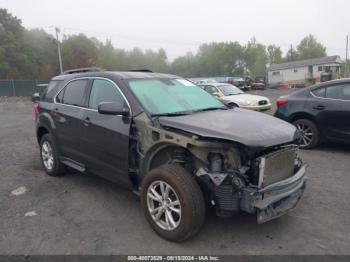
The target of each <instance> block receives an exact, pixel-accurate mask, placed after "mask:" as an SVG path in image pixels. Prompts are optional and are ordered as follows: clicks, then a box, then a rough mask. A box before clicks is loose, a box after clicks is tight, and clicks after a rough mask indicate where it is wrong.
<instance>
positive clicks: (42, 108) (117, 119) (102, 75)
mask: <svg viewBox="0 0 350 262" xmlns="http://www.w3.org/2000/svg"><path fill="white" fill-rule="evenodd" d="M81 72H83V73H81ZM33 102H34V112H35V122H36V138H37V141H38V143H39V145H40V156H41V161H42V164H43V168H44V169H45V171H46V173H47V174H48V175H51V176H59V175H63V174H64V173H65V172H66V167H67V166H68V167H71V168H73V169H75V170H78V171H80V172H88V173H93V174H96V175H99V176H101V177H104V178H107V179H109V180H111V181H115V182H118V183H119V184H120V185H123V186H125V187H127V188H129V189H131V190H133V191H134V192H135V193H136V194H137V195H139V196H140V198H141V205H142V208H143V211H144V213H145V216H146V219H147V220H148V222H149V223H150V225H151V227H152V228H153V229H154V231H155V232H157V233H158V234H159V235H160V236H162V237H164V238H166V239H168V240H172V241H181V240H185V239H187V238H189V237H190V236H192V235H194V234H196V233H197V232H198V231H199V229H200V228H201V226H202V225H203V222H204V219H205V213H206V211H205V210H206V208H207V207H210V206H212V207H213V208H215V209H216V212H217V214H218V215H222V216H228V215H233V214H234V213H235V212H237V211H244V212H247V213H251V214H255V215H257V221H258V223H263V222H266V221H268V220H271V219H274V218H277V217H279V216H281V215H283V214H285V213H286V212H287V211H288V210H290V209H291V208H293V207H294V206H295V205H296V204H297V202H298V200H299V199H300V197H301V195H302V193H303V191H304V188H305V164H303V162H302V160H301V159H300V158H299V157H298V147H297V146H296V145H295V141H296V140H297V139H298V137H297V136H298V133H297V131H296V128H295V127H294V126H293V125H291V124H289V123H287V122H285V121H281V120H279V119H277V118H275V117H272V116H269V115H265V114H260V113H257V112H253V111H249V110H242V109H240V108H234V109H228V108H227V107H226V106H225V105H224V104H222V103H221V102H220V101H218V100H217V99H215V98H214V97H212V96H211V95H209V94H208V93H206V92H205V91H203V90H202V89H201V88H199V87H198V86H196V85H194V84H193V83H191V82H190V81H187V80H185V79H182V78H180V77H178V76H173V75H166V74H158V73H152V72H145V71H143V72H135V71H134V72H105V71H99V70H95V69H93V70H91V71H89V69H85V70H82V69H79V70H76V71H74V70H70V71H68V72H66V73H63V74H62V75H59V76H56V77H54V78H53V79H52V80H51V82H50V84H49V86H48V87H47V89H46V90H45V92H43V94H42V95H41V96H39V95H38V94H36V95H34V96H33ZM120 213H123V211H122V210H120ZM123 215H125V213H124V214H123Z"/></svg>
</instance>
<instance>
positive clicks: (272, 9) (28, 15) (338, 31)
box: [0, 0, 350, 60]
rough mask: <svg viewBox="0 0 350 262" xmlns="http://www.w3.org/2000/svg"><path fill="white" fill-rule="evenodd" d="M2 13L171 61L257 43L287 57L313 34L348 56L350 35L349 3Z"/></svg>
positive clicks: (65, 0) (63, 1) (77, 7)
mask: <svg viewBox="0 0 350 262" xmlns="http://www.w3.org/2000/svg"><path fill="white" fill-rule="evenodd" d="M0 7H1V8H6V9H8V10H9V11H10V12H11V13H12V14H13V15H15V16H17V17H18V18H20V19H21V20H22V22H23V25H24V26H25V27H27V28H43V29H44V30H46V31H48V32H53V28H52V26H58V27H60V28H61V30H62V32H61V33H63V34H77V33H80V32H81V33H85V34H86V35H88V36H95V37H97V38H98V39H100V40H102V41H104V40H105V39H107V38H109V39H111V40H112V42H113V44H114V45H115V46H116V47H120V48H126V49H131V48H133V47H135V46H138V47H141V48H142V49H146V48H151V49H154V50H157V49H158V48H160V47H163V48H164V49H165V50H166V51H167V54H168V57H169V58H170V60H172V59H173V58H174V57H177V56H180V55H184V54H185V53H186V52H187V51H192V52H195V51H196V50H197V48H198V46H199V45H200V44H201V43H205V42H214V41H239V42H240V43H241V44H244V43H246V42H247V41H248V40H249V39H251V38H252V37H256V39H257V40H258V41H259V42H261V43H263V44H266V45H267V44H276V45H278V46H280V47H281V48H282V50H283V51H286V50H288V48H289V46H290V45H291V44H292V45H293V46H296V45H297V44H298V43H299V41H300V40H301V39H302V38H303V37H304V36H306V35H307V34H309V33H312V34H314V35H315V36H316V37H317V38H318V40H319V41H321V42H322V43H323V44H324V45H325V46H326V47H327V53H328V54H329V55H333V54H339V55H341V56H342V57H343V58H344V57H345V38H346V35H347V34H350V27H349V25H350V15H349V11H350V1H348V0H243V1H233V0H231V1H224V0H215V1H203V0H202V1H197V0H139V1H137V0H125V1H118V0H114V1H112V0H98V1H96V0H94V1H90V0H60V1H51V0H0Z"/></svg>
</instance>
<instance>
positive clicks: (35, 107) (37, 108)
mask: <svg viewBox="0 0 350 262" xmlns="http://www.w3.org/2000/svg"><path fill="white" fill-rule="evenodd" d="M39 109H40V107H39V104H38V103H34V104H33V111H34V114H36V115H37V114H39Z"/></svg>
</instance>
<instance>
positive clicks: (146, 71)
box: [128, 69, 153, 73]
mask: <svg viewBox="0 0 350 262" xmlns="http://www.w3.org/2000/svg"><path fill="white" fill-rule="evenodd" d="M128 72H145V73H153V71H152V70H149V69H134V70H128Z"/></svg>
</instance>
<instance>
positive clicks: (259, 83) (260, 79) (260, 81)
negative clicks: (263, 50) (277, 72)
mask: <svg viewBox="0 0 350 262" xmlns="http://www.w3.org/2000/svg"><path fill="white" fill-rule="evenodd" d="M251 87H252V89H255V90H257V89H261V90H263V89H266V77H264V76H257V77H255V80H254V81H253V82H252V84H251Z"/></svg>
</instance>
